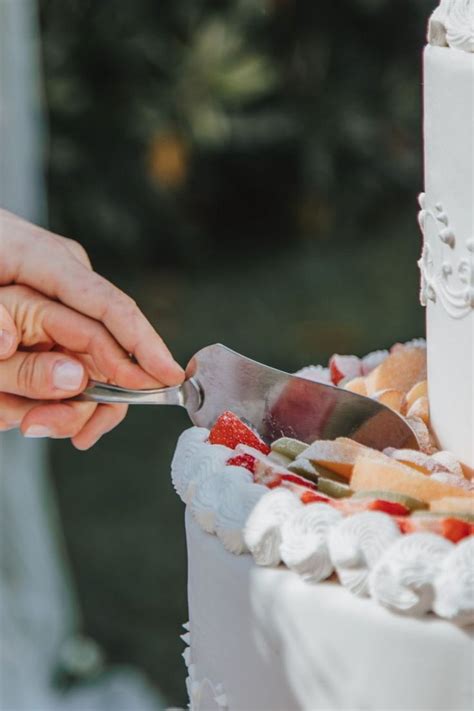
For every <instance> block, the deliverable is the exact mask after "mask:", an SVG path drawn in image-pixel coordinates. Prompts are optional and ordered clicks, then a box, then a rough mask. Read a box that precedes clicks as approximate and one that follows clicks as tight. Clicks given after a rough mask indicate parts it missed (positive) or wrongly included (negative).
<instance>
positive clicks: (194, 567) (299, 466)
mask: <svg viewBox="0 0 474 711" xmlns="http://www.w3.org/2000/svg"><path fill="white" fill-rule="evenodd" d="M428 41H429V45H428V47H427V48H426V49H425V53H424V60H423V61H424V106H425V114H424V116H425V118H424V138H425V192H424V193H423V194H422V195H421V196H420V205H421V212H420V217H419V220H420V225H421V227H422V231H423V233H424V245H423V253H422V257H421V259H420V269H421V284H422V286H421V299H422V302H423V303H424V304H425V305H426V306H427V343H426V344H425V342H424V341H421V340H419V341H414V342H410V343H407V344H397V345H396V346H394V347H393V348H392V349H391V350H390V352H387V351H378V352H376V353H372V354H370V355H369V356H367V357H365V358H358V357H355V356H333V358H332V359H331V361H330V363H329V365H328V367H327V368H323V367H320V366H316V367H315V366H311V367H309V368H306V369H303V370H302V371H300V373H299V375H300V376H301V377H306V378H310V379H315V380H319V381H321V382H326V383H331V384H333V385H337V386H338V387H341V388H346V389H348V390H352V391H354V392H357V393H359V394H362V395H366V396H369V397H372V398H374V399H377V400H378V401H379V402H381V403H383V404H385V405H387V406H389V407H391V408H392V409H394V410H396V411H397V412H398V413H399V414H400V415H401V416H403V417H405V418H406V420H407V422H408V423H409V424H410V425H411V427H412V429H413V431H414V432H415V434H416V437H417V440H418V444H419V450H407V449H405V450H397V449H393V448H387V449H386V450H384V452H376V451H374V450H372V449H370V448H368V447H364V446H363V445H360V444H358V443H356V442H353V441H352V440H350V439H346V438H337V439H336V440H334V441H324V440H323V441H317V442H314V443H310V444H308V443H303V442H300V441H298V440H295V439H291V438H288V437H284V438H280V439H278V440H276V441H274V442H271V443H269V442H266V441H264V440H263V439H262V438H260V436H259V433H258V432H256V431H254V430H253V429H252V428H251V427H250V426H249V425H248V424H247V423H246V422H245V420H244V419H241V418H239V417H237V416H236V415H235V414H234V413H231V412H224V413H222V415H221V416H220V417H219V418H218V419H217V421H216V422H215V423H214V424H213V426H212V427H211V429H210V430H208V429H205V428H202V427H192V428H190V429H188V430H186V431H185V432H184V433H183V434H182V435H181V437H180V440H179V442H178V445H177V448H176V452H175V455H174V458H173V462H172V479H173V483H174V486H175V488H176V491H177V493H178V494H179V496H180V497H181V498H182V500H183V501H184V503H185V504H186V536H187V549H188V600H189V623H187V624H186V625H185V631H184V634H183V635H182V637H183V641H184V642H185V644H186V649H185V652H184V655H183V656H184V658H185V662H186V665H187V669H188V679H187V686H188V692H189V699H190V708H191V709H193V710H194V711H204V710H205V711H211V710H213V709H215V710H219V709H220V710H221V711H227V710H228V711H237V710H238V711H270V710H271V711H279V710H281V711H292V710H293V709H295V710H296V709H307V710H308V711H313V710H316V709H326V710H327V709H374V710H375V709H377V710H378V711H380V710H381V709H384V710H385V709H394V710H395V709H397V710H401V709H404V710H406V711H408V710H410V711H411V710H412V709H426V710H428V709H429V710H430V711H431V710H434V709H443V710H446V709H453V710H454V709H456V710H461V709H471V708H473V703H474V679H473V676H474V675H473V660H474V535H473V534H474V482H473V481H472V468H473V467H474V445H473V432H474V418H473V392H472V391H473V387H474V374H473V370H474V365H473V350H474V349H473V342H474V153H473V146H474V144H473V140H474V139H473V130H474V0H443V2H442V3H441V5H440V6H439V8H438V9H437V10H436V11H435V13H434V14H433V16H432V18H431V20H430V24H429V30H428Z"/></svg>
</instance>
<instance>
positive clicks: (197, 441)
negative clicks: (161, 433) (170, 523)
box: [171, 427, 209, 502]
mask: <svg viewBox="0 0 474 711" xmlns="http://www.w3.org/2000/svg"><path fill="white" fill-rule="evenodd" d="M208 437H209V430H207V429H206V428H205V427H190V428H189V429H187V430H184V432H183V433H182V434H181V435H180V437H179V439H178V443H177V445H176V449H175V453H174V456H173V460H172V462H171V480H172V482H173V486H174V488H175V490H176V493H177V494H178V496H179V497H180V498H181V499H182V500H183V501H184V502H185V493H186V490H187V488H188V485H189V482H190V481H191V478H192V476H193V474H194V469H195V457H196V454H197V452H198V451H199V450H200V449H201V448H202V447H203V446H204V443H205V442H206V440H207V438H208Z"/></svg>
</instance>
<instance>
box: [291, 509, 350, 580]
mask: <svg viewBox="0 0 474 711" xmlns="http://www.w3.org/2000/svg"><path fill="white" fill-rule="evenodd" d="M341 520H342V514H341V513H340V512H339V511H336V509H333V508H332V507H331V506H328V505H327V504H318V503H315V504H310V505H308V506H305V507H304V508H303V509H302V510H299V511H296V512H295V513H294V514H293V515H292V516H290V517H289V518H288V519H287V520H286V521H284V522H283V525H282V527H281V547H280V552H281V559H282V561H283V563H285V565H286V566H288V568H290V570H294V571H295V573H298V574H299V575H301V577H302V578H303V579H304V580H307V581H308V582H319V581H320V580H325V579H326V578H328V577H329V576H330V575H331V574H332V573H333V571H334V566H333V564H332V561H331V558H330V556H329V549H328V535H329V530H330V528H331V527H332V526H335V525H336V524H337V523H339V521H341Z"/></svg>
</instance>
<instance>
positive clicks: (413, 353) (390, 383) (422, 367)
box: [366, 347, 426, 395]
mask: <svg viewBox="0 0 474 711" xmlns="http://www.w3.org/2000/svg"><path fill="white" fill-rule="evenodd" d="M425 379H426V350H425V349H424V348H406V347H401V348H399V349H396V350H393V351H392V352H391V353H390V355H389V356H388V358H386V359H385V360H384V361H383V362H382V363H380V365H378V366H377V367H376V368H375V370H373V371H372V372H371V373H370V374H369V375H368V376H367V378H366V384H367V392H368V393H369V395H372V394H373V393H376V392H377V391H379V390H386V389H387V388H389V389H393V390H400V391H401V392H403V393H406V392H408V391H409V390H411V388H412V387H413V386H414V385H415V384H416V383H419V382H420V381H421V380H425Z"/></svg>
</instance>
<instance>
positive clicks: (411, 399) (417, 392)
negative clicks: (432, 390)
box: [407, 380, 428, 409]
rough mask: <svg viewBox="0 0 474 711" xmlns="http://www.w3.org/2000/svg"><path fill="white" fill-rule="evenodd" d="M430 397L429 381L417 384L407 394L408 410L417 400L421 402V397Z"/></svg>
mask: <svg viewBox="0 0 474 711" xmlns="http://www.w3.org/2000/svg"><path fill="white" fill-rule="evenodd" d="M427 396H428V381H427V380H420V382H418V383H416V384H415V385H414V386H413V387H412V388H410V390H409V391H408V392H407V408H408V409H410V407H411V406H412V405H413V403H415V402H416V401H417V400H419V398H420V397H427Z"/></svg>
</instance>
